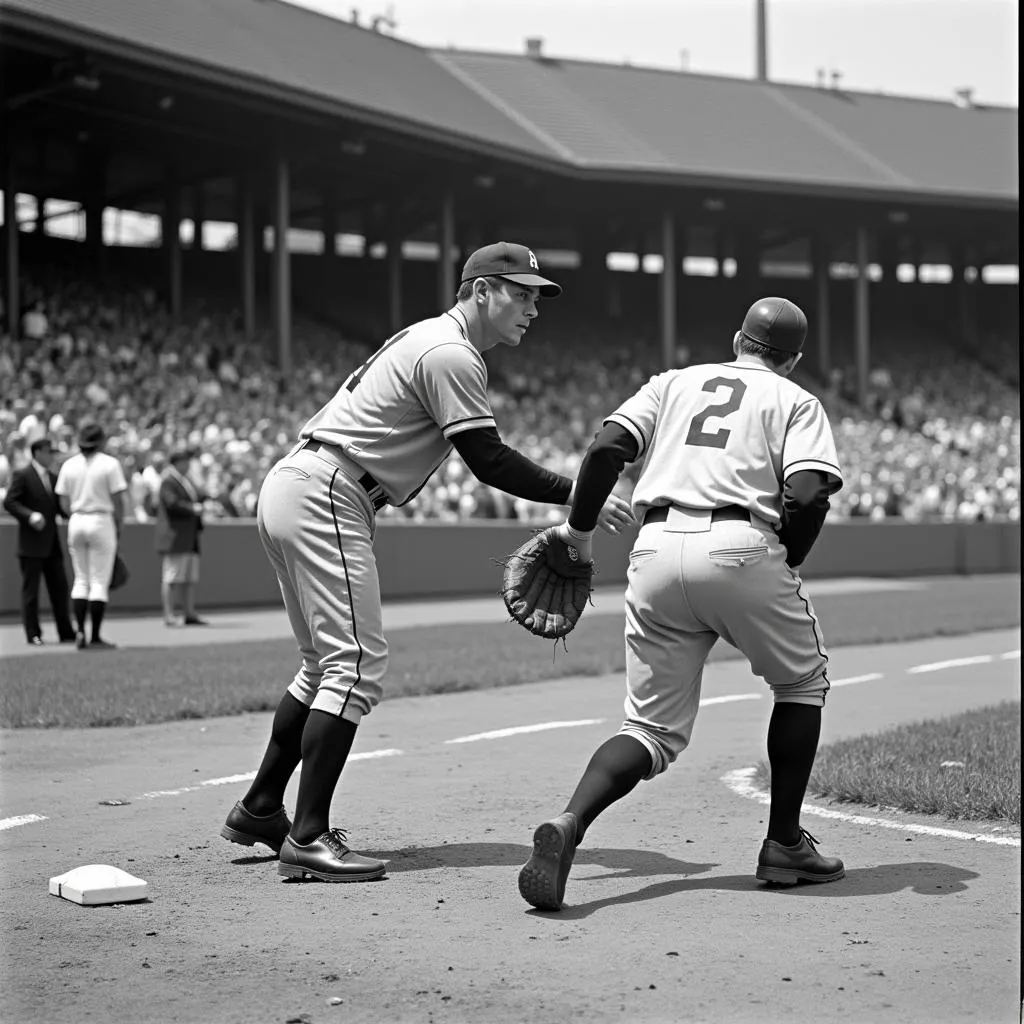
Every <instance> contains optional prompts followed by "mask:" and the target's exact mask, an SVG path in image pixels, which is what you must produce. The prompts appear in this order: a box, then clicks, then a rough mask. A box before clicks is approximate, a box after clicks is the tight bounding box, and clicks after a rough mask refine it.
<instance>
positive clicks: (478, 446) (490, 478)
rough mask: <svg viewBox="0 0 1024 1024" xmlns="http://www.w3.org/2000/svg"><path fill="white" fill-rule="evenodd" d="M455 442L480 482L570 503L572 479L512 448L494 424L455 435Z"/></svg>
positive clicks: (517, 495) (517, 493)
mask: <svg viewBox="0 0 1024 1024" xmlns="http://www.w3.org/2000/svg"><path fill="white" fill-rule="evenodd" d="M451 442H452V444H453V445H454V446H455V450H456V451H457V452H458V453H459V455H461V456H462V460H463V462H465V463H466V465H467V466H468V467H469V471H470V472H471V473H472V474H473V476H475V477H476V478H477V480H479V481H480V483H482V484H487V486H488V487H496V488H497V489H498V490H499V491H504V492H505V493H506V494H511V495H512V496H513V497H515V498H525V499H526V500H527V501H540V502H547V503H548V504H550V505H567V504H568V503H569V494H570V492H571V491H572V481H571V480H570V479H569V478H568V477H565V476H562V474H561V473H553V472H551V470H549V469H545V468H544V467H543V466H538V465H537V463H536V462H532V461H531V460H530V459H528V458H527V457H526V456H525V455H522V454H521V453H520V452H517V451H516V450H515V449H514V448H510V447H509V446H508V445H507V444H505V443H504V442H503V441H502V439H501V438H500V437H499V436H498V431H497V430H496V429H495V428H494V427H477V428H475V429H473V430H464V431H462V432H460V433H458V434H455V435H453V436H452V438H451Z"/></svg>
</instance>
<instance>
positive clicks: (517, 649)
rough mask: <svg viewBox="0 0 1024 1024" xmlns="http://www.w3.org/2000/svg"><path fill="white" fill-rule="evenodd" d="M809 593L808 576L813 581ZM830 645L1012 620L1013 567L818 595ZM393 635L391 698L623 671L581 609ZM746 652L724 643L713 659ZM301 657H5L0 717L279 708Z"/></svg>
mask: <svg viewBox="0 0 1024 1024" xmlns="http://www.w3.org/2000/svg"><path fill="white" fill-rule="evenodd" d="M810 589H811V591H812V592H813V584H811V585H810ZM814 604H815V609H816V611H817V613H818V617H819V619H820V621H821V624H822V629H823V631H824V634H825V639H826V641H827V642H828V644H829V645H830V646H832V647H837V646H840V645H844V644H872V643H885V642H893V641H904V640H911V639H922V638H926V637H932V636H949V635H956V634H962V633H971V632H975V631H978V630H983V629H1001V628H1007V627H1012V626H1015V625H1017V624H1019V622H1020V615H1019V611H1018V605H1019V591H1018V580H1017V579H1016V578H1015V577H970V578H966V579H962V580H955V581H947V584H946V585H945V586H943V587H929V588H928V589H921V590H904V591H879V592H874V593H861V594H829V595H823V596H822V597H819V598H817V599H815V602H814ZM388 639H389V647H390V664H389V668H388V674H387V678H386V680H385V692H386V694H387V697H389V698H394V697H406V696H416V695H421V694H430V693H454V692H460V691H464V690H478V689H487V688H490V687H498V686H512V685H516V684H518V683H526V682H535V681H538V680H543V679H555V678H559V677H564V676H575V675H603V674H607V673H612V672H621V671H622V670H623V668H624V666H625V657H624V650H623V639H622V620H621V618H619V617H617V616H610V615H592V616H590V617H588V616H586V615H584V616H583V618H582V619H581V621H580V624H579V626H577V628H576V629H575V630H574V631H573V633H572V634H571V635H570V636H569V637H568V644H567V650H563V649H562V648H561V647H559V648H558V649H557V650H556V649H555V648H554V646H553V645H551V644H547V643H544V642H541V641H538V640H537V638H536V637H533V636H530V635H529V634H528V633H527V632H526V631H525V630H522V629H520V628H518V627H517V626H514V625H512V624H511V623H505V624H472V625H460V626H429V627H422V628H415V629H403V630H397V631H395V632H393V633H392V634H391V636H390V637H389V638H388ZM729 657H733V658H735V657H740V654H739V652H737V651H735V650H733V649H732V648H728V647H725V646H724V645H720V646H717V647H716V648H715V649H714V651H713V652H712V660H715V659H718V658H729ZM297 667H298V663H297V655H296V653H295V649H294V645H293V644H292V642H291V641H290V640H268V641H261V642H258V643H250V644H238V643H234V644H211V645H208V646H199V647H181V648H176V649H175V648H127V649H122V650H118V651H111V652H94V651H84V652H65V653H61V654H42V655H36V656H22V657H11V658H4V659H0V726H3V727H5V728H31V727H42V728H53V727H58V728H59V727H70V728H75V727H84V726H122V725H142V724H150V723H156V722H167V721H175V720H178V719H187V718H209V717H212V716H215V715H233V714H241V713H244V712H248V711H269V710H272V709H273V708H275V707H276V706H277V702H278V701H279V700H280V697H281V693H282V692H283V690H284V687H285V686H286V685H287V683H288V682H289V681H290V680H291V678H292V676H293V675H294V673H295V670H296V668H297Z"/></svg>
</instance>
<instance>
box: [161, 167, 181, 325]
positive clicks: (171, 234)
mask: <svg viewBox="0 0 1024 1024" xmlns="http://www.w3.org/2000/svg"><path fill="white" fill-rule="evenodd" d="M165 189H166V192H165V195H164V217H163V223H162V225H161V233H162V239H161V241H162V243H163V246H164V248H165V249H166V251H167V305H168V307H169V308H170V313H171V320H172V321H173V322H174V323H176V324H177V323H180V322H181V309H182V275H181V187H180V186H179V185H178V181H177V177H176V175H175V173H174V171H173V170H169V171H168V172H167V179H166V184H165Z"/></svg>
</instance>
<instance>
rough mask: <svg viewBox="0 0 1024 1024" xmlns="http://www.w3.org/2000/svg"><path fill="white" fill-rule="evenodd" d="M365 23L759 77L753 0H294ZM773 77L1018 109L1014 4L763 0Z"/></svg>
mask: <svg viewBox="0 0 1024 1024" xmlns="http://www.w3.org/2000/svg"><path fill="white" fill-rule="evenodd" d="M291 2H294V3H300V4H301V6H304V7H309V8H312V9H314V10H318V11H321V12H323V13H326V14H330V15H332V16H334V17H338V18H342V19H344V20H346V21H349V20H351V11H352V9H353V8H356V9H358V11H359V19H360V22H361V23H362V24H364V25H366V24H368V22H369V20H370V18H371V17H373V16H375V15H383V16H390V17H392V18H393V20H394V21H395V22H396V27H395V29H393V30H392V29H390V28H387V27H384V28H383V31H386V32H387V33H388V34H390V35H394V36H396V37H397V38H399V39H404V40H406V41H407V42H411V43H417V44H419V45H420V46H432V47H447V46H454V47H456V48H458V49H462V50H488V51H496V52H503V53H519V52H522V51H523V49H524V45H525V40H526V39H527V38H528V37H532V36H538V37H541V38H543V39H544V52H545V54H547V55H548V56H552V57H576V58H581V59H584V60H596V61H603V62H609V63H615V64H620V63H623V62H625V61H629V62H630V63H632V64H634V65H637V66H641V65H644V66H648V67H664V68H671V69H673V70H679V69H681V68H683V67H685V68H687V69H688V70H690V71H693V72H697V73H701V74H717V75H727V76H730V77H737V78H752V77H754V75H755V72H756V68H757V63H756V60H757V58H756V9H757V6H756V0H516V2H515V3H510V2H508V0H504V2H501V3H498V2H496V0H291ZM767 12H768V14H767V20H768V74H769V77H770V78H774V79H776V80H778V81H782V82H791V83H797V84H804V85H814V84H815V82H816V80H817V75H818V71H819V69H823V70H824V71H825V73H826V75H827V76H829V77H830V76H831V72H832V71H833V70H835V71H838V72H840V74H841V75H842V78H841V79H840V84H841V85H842V86H843V87H844V88H847V89H852V90H863V91H866V92H879V91H881V92H886V93H892V94H897V95H905V96H926V97H932V98H939V99H949V100H952V99H953V95H954V90H956V89H959V88H963V87H971V88H973V90H974V94H973V95H974V100H975V102H977V103H983V104H988V103H994V104H1000V105H1007V106H1014V107H1016V106H1017V105H1018V100H1017V74H1018V47H1017V22H1018V14H1017V3H1016V0H767Z"/></svg>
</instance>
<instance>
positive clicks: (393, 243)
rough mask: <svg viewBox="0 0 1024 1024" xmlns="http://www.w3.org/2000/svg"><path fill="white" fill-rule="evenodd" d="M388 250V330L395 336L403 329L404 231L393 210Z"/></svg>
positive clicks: (391, 212)
mask: <svg viewBox="0 0 1024 1024" xmlns="http://www.w3.org/2000/svg"><path fill="white" fill-rule="evenodd" d="M387 249H388V255H387V263H388V328H389V330H390V331H391V333H392V334H394V333H396V332H397V331H399V330H401V327H402V231H401V227H400V225H399V218H398V216H397V215H396V214H395V212H394V211H393V210H392V211H390V212H389V214H388V237H387ZM452 301H454V296H453V300H452ZM443 308H447V307H443Z"/></svg>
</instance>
